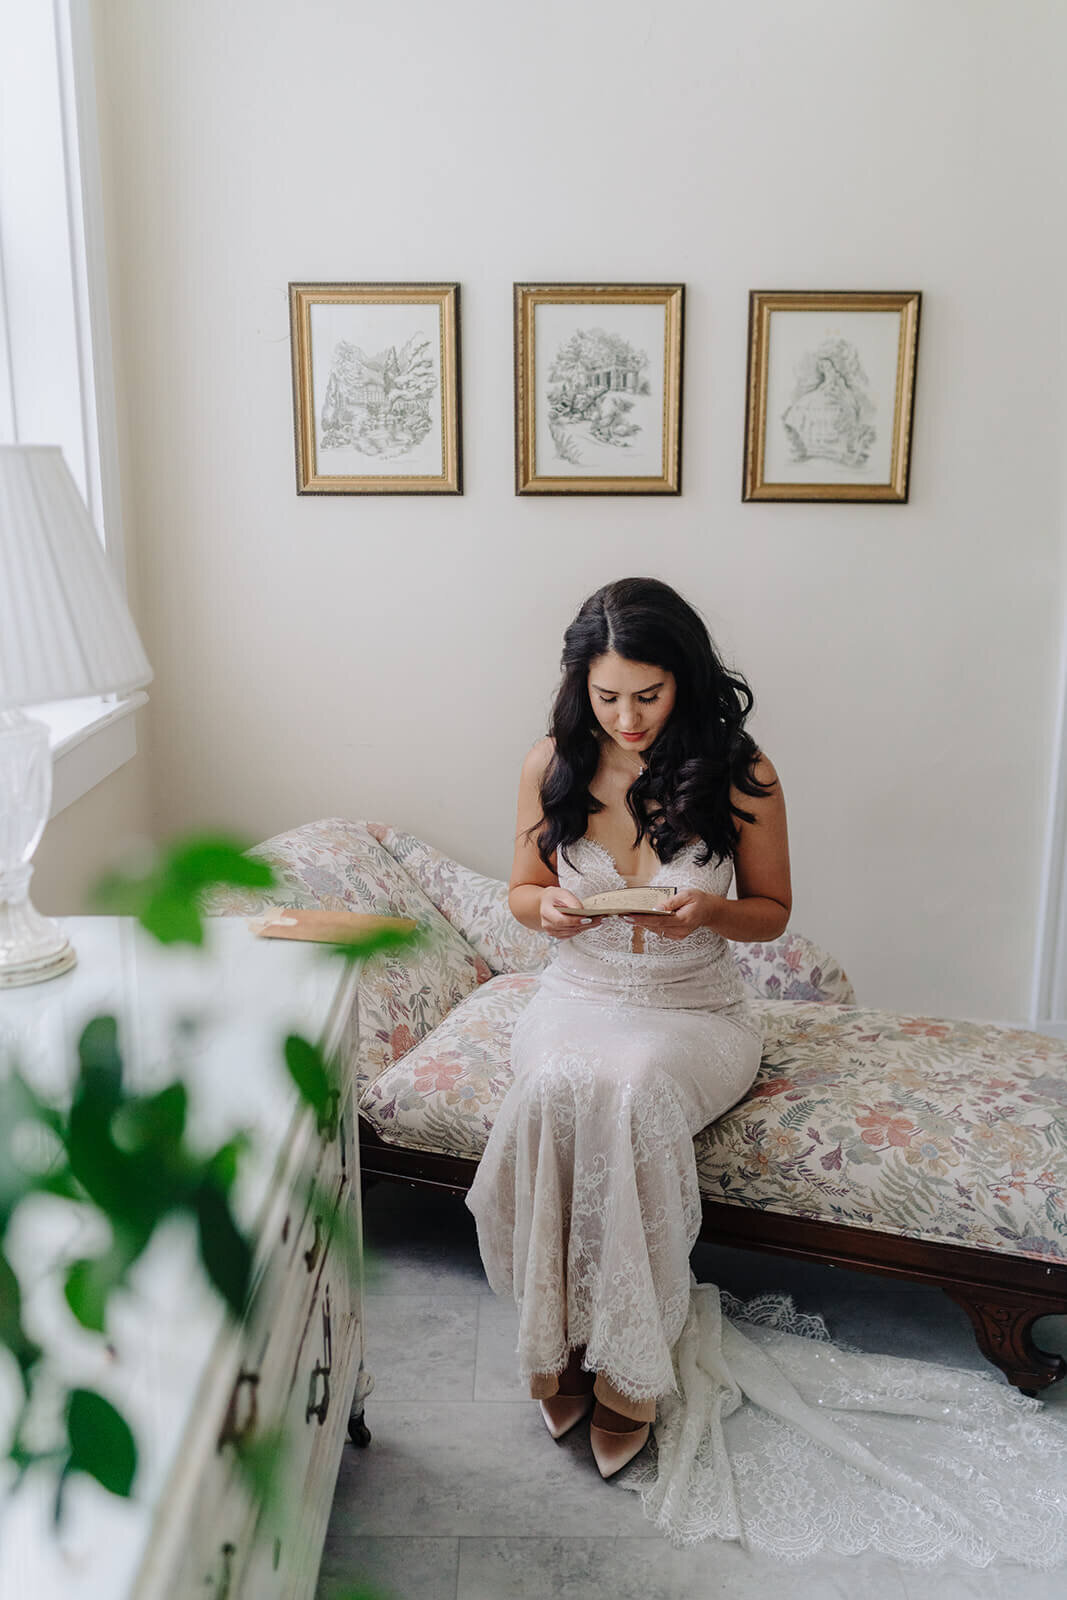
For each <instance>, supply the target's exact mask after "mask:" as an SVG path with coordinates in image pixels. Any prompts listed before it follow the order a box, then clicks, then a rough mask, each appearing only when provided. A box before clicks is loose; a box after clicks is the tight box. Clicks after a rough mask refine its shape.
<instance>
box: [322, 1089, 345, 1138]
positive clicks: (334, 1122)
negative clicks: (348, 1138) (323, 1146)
mask: <svg viewBox="0 0 1067 1600" xmlns="http://www.w3.org/2000/svg"><path fill="white" fill-rule="evenodd" d="M340 1113H341V1091H340V1090H339V1089H331V1090H330V1092H329V1094H328V1095H327V1096H326V1104H325V1106H324V1107H323V1109H322V1111H321V1112H320V1113H319V1133H320V1134H321V1135H322V1137H323V1138H324V1139H334V1138H336V1137H337V1128H338V1124H339V1122H340Z"/></svg>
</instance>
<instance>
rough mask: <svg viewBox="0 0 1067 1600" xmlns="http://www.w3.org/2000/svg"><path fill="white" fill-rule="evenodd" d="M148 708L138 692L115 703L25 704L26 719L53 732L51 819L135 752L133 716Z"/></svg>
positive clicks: (110, 700) (111, 699)
mask: <svg viewBox="0 0 1067 1600" xmlns="http://www.w3.org/2000/svg"><path fill="white" fill-rule="evenodd" d="M147 704H148V696H147V695H146V694H145V693H144V692H143V691H142V690H138V691H137V692H136V693H135V694H129V695H125V696H124V697H123V698H122V699H121V700H116V699H115V698H114V697H113V696H111V695H108V696H106V697H104V698H102V699H96V700H65V701H53V702H52V703H50V704H48V705H40V706H26V707H25V708H24V709H25V711H26V713H27V715H28V716H32V717H35V718H37V720H38V721H40V722H44V723H47V725H48V727H49V728H50V729H51V733H52V740H51V743H52V810H51V812H50V813H49V815H50V816H52V817H54V816H57V815H58V814H59V812H60V811H65V810H66V808H67V807H68V806H69V805H73V804H74V802H75V800H80V799H81V797H82V795H84V794H88V792H89V790H90V789H95V787H96V785H97V784H98V783H103V781H104V779H105V778H109V777H110V776H111V774H112V773H113V772H117V771H118V769H119V767H121V766H124V765H125V764H126V762H127V761H130V760H132V759H133V757H134V756H135V755H136V754H137V730H136V725H135V721H134V715H133V713H134V712H135V711H136V710H138V708H139V707H140V706H143V705H147Z"/></svg>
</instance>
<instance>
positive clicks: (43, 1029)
mask: <svg viewBox="0 0 1067 1600" xmlns="http://www.w3.org/2000/svg"><path fill="white" fill-rule="evenodd" d="M64 926H65V927H66V928H67V930H68V932H69V934H70V937H71V940H72V942H73V944H74V946H75V949H76V950H77V952H78V965H77V966H76V967H75V968H74V969H73V971H71V972H69V973H67V974H65V975H64V976H63V977H61V978H57V979H54V980H52V981H51V982H49V983H45V984H40V985H37V986H35V987H32V988H24V989H15V990H5V991H3V992H0V1070H6V1065H5V1063H6V1061H10V1060H11V1059H13V1058H14V1059H17V1061H18V1062H19V1064H20V1066H21V1068H22V1070H23V1071H24V1072H25V1073H26V1075H27V1076H28V1077H30V1078H31V1080H32V1081H33V1082H34V1083H35V1085H37V1086H38V1087H39V1088H40V1089H41V1090H42V1091H44V1092H46V1093H48V1094H49V1095H51V1096H62V1095H63V1094H64V1093H65V1092H67V1091H68V1090H69V1087H70V1085H71V1083H72V1081H73V1077H74V1073H75V1070H76V1059H77V1058H76V1044H77V1039H78V1035H79V1034H80V1031H81V1028H82V1026H83V1024H84V1022H85V1021H86V1020H87V1019H88V1018H89V1017H90V1016H92V1015H95V1014H99V1013H100V1012H105V1011H110V1012H113V1013H115V1014H116V1015H118V1017H119V1019H120V1029H121V1034H120V1037H121V1044H122V1049H123V1054H124V1059H125V1062H126V1082H127V1084H128V1085H129V1086H131V1087H136V1088H139V1089H152V1088H158V1087H160V1086H161V1085H162V1084H163V1083H166V1082H168V1081H170V1079H172V1078H173V1077H175V1076H179V1075H180V1076H181V1077H182V1078H183V1079H184V1080H185V1081H186V1082H187V1083H188V1085H189V1087H190V1091H191V1094H190V1101H191V1104H190V1120H189V1126H188V1134H189V1137H190V1139H191V1140H192V1141H193V1142H195V1144H196V1145H197V1147H198V1148H199V1149H201V1150H204V1151H207V1150H210V1149H212V1148H214V1147H215V1146H216V1145H218V1144H219V1143H221V1142H222V1141H223V1140H224V1139H226V1138H227V1137H228V1136H229V1135H231V1134H233V1133H234V1132H236V1131H237V1130H238V1129H246V1130H248V1131H249V1133H250V1134H251V1136H252V1144H251V1148H250V1150H249V1152H248V1154H247V1156H246V1157H245V1159H244V1161H243V1163H242V1167H241V1173H240V1177H239V1179H238V1183H237V1186H236V1189H235V1192H234V1203H235V1209H236V1212H237V1215H238V1219H239V1221H240V1222H241V1224H242V1226H243V1227H244V1228H245V1229H246V1230H248V1231H249V1232H251V1233H252V1234H253V1235H254V1238H255V1268H254V1282H255V1289H254V1294H253V1298H252V1302H251V1308H250V1312H249V1315H248V1316H247V1318H246V1320H245V1322H244V1323H243V1324H242V1325H241V1326H240V1327H235V1326H234V1325H233V1323H232V1321H231V1320H230V1319H228V1318H227V1316H226V1313H225V1312H224V1310H223V1307H222V1304H221V1302H220V1300H219V1299H218V1297H217V1296H216V1295H215V1294H214V1293H213V1292H212V1291H211V1290H210V1289H209V1288H208V1286H207V1283H206V1279H205V1278H204V1274H203V1272H202V1269H201V1268H200V1266H199V1262H198V1260H197V1256H196V1242H195V1237H194V1234H193V1231H192V1227H191V1225H186V1224H185V1223H184V1222H179V1221H174V1222H171V1223H167V1224H165V1225H164V1226H163V1228H162V1229H161V1230H160V1231H159V1232H157V1235H156V1236H155V1237H154V1239H153V1241H152V1244H151V1245H150V1247H149V1249H148V1251H147V1252H146V1254H145V1255H144V1256H143V1257H142V1259H141V1261H140V1262H139V1263H138V1265H137V1268H136V1269H135V1273H134V1276H133V1279H132V1283H131V1291H130V1292H129V1293H124V1294H122V1295H121V1296H119V1297H117V1298H116V1300H115V1301H114V1302H113V1305H112V1310H113V1312H114V1313H115V1315H114V1316H113V1318H112V1321H111V1325H110V1326H109V1345H105V1342H104V1341H103V1340H101V1339H100V1338H99V1337H95V1336H92V1335H90V1334H88V1333H86V1332H84V1331H83V1330H82V1329H80V1328H79V1327H78V1326H77V1324H75V1323H74V1322H73V1319H72V1317H71V1315H70V1313H69V1311H68V1310H67V1307H66V1305H65V1302H64V1301H63V1298H62V1292H61V1275H60V1274H59V1273H58V1272H57V1271H56V1270H55V1264H56V1262H57V1261H59V1260H61V1261H64V1262H66V1261H69V1260H71V1259H73V1258H74V1257H76V1256H82V1255H89V1254H93V1253H95V1252H96V1251H97V1250H98V1249H102V1248H103V1247H104V1245H105V1244H106V1238H103V1237H100V1235H99V1234H97V1233H94V1232H93V1226H95V1225H96V1222H94V1219H91V1218H87V1217H84V1216H78V1215H75V1214H73V1212H72V1208H71V1207H70V1206H68V1205H65V1204H62V1203H60V1202H58V1201H54V1200H51V1199H49V1198H47V1197H40V1198H35V1199H34V1200H33V1201H32V1202H25V1203H24V1204H23V1206H22V1207H21V1209H20V1210H19V1212H17V1213H16V1217H15V1221H14V1223H13V1225H12V1227H11V1229H10V1230H9V1233H8V1249H9V1253H10V1256H11V1259H12V1261H13V1263H14V1265H15V1267H16V1271H17V1272H18V1274H19V1276H20V1278H21V1279H22V1281H23V1283H24V1284H26V1285H29V1286H30V1287H29V1292H28V1295H27V1303H26V1306H25V1322H26V1324H27V1328H28V1331H29V1332H30V1334H31V1336H36V1337H38V1338H39V1339H40V1341H41V1342H42V1343H43V1344H45V1346H46V1347H47V1348H48V1349H50V1350H55V1351H56V1352H57V1366H58V1368H59V1371H60V1373H61V1376H62V1378H63V1380H64V1382H66V1383H68V1384H79V1385H86V1386H88V1387H92V1388H96V1389H98V1390H99V1391H100V1392H101V1393H103V1394H105V1395H107V1397H108V1398H109V1399H111V1400H112V1401H113V1402H114V1403H115V1404H116V1405H117V1406H118V1407H119V1409H120V1410H121V1411H122V1413H123V1415H124V1416H125V1417H126V1418H127V1420H128V1421H129V1422H130V1423H131V1426H132V1427H133V1431H134V1435H135V1438H136V1440H137V1444H138V1449H139V1454H140V1462H139V1470H138V1474H137V1478H136V1480H135V1483H134V1495H133V1498H132V1499H131V1500H128V1501H125V1500H121V1499H117V1498H116V1497H114V1496H112V1495H110V1494H108V1493H107V1492H106V1491H105V1490H103V1489H102V1488H100V1487H99V1486H98V1485H97V1484H96V1483H95V1482H94V1481H93V1480H91V1479H89V1478H86V1477H84V1476H80V1475H79V1476H76V1477H74V1478H72V1479H71V1480H70V1482H69V1485H68V1488H67V1491H66V1495H65V1510H64V1517H63V1521H62V1524H61V1526H60V1528H59V1529H58V1530H56V1529H55V1528H54V1527H53V1525H52V1506H53V1492H54V1474H46V1473H45V1472H44V1471H43V1470H38V1472H37V1474H36V1476H31V1478H30V1479H29V1480H28V1481H27V1482H26V1483H25V1484H23V1485H22V1486H21V1487H20V1489H19V1490H18V1492H17V1493H16V1494H15V1495H14V1496H12V1497H10V1498H8V1499H6V1500H5V1498H4V1496H3V1489H4V1488H5V1487H6V1485H5V1484H4V1483H3V1482H2V1481H0V1596H3V1597H4V1600H61V1597H62V1600H192V1597H193V1596H195V1597H197V1600H237V1597H239V1596H245V1597H248V1600H281V1597H286V1600H297V1597H301V1600H302V1597H310V1596H312V1595H313V1594H314V1589H315V1582H316V1577H317V1573H318V1567H319V1560H320V1556H321V1551H322V1543H323V1539H324V1536H325V1530H326V1523H327V1520H328V1517H329V1513H330V1503H331V1500H332V1497H333V1490H334V1484H335V1480H336V1476H337V1470H338V1466H339V1462H340V1456H341V1451H342V1448H343V1447H344V1442H345V1435H346V1427H347V1426H348V1425H349V1423H350V1417H351V1425H352V1431H353V1436H354V1437H356V1438H357V1439H358V1442H361V1443H365V1442H366V1439H367V1437H369V1435H367V1434H366V1431H365V1428H364V1426H363V1423H362V1400H363V1397H364V1395H365V1394H366V1393H367V1392H368V1391H369V1388H370V1379H369V1378H368V1377H367V1375H366V1373H365V1371H364V1369H363V1362H362V1356H363V1325H362V1247H361V1239H360V1209H359V1190H360V1185H359V1170H358V1160H359V1150H358V1140H357V1139H356V1138H355V1116H354V1113H353V1107H352V1104H351V1086H350V1085H348V1087H347V1088H346V1089H345V1090H343V1091H342V1093H341V1095H340V1097H339V1098H340V1103H339V1104H338V1105H337V1107H336V1115H331V1116H330V1117H329V1119H328V1120H327V1121H326V1122H325V1125H323V1126H321V1127H320V1126H317V1125H316V1119H315V1118H314V1116H313V1115H312V1113H311V1112H310V1111H308V1110H307V1109H306V1108H304V1107H303V1106H302V1104H301V1102H300V1101H299V1098H298V1096H297V1094H296V1092H295V1089H294V1088H293V1085H292V1083H291V1080H290V1079H289V1076H288V1073H287V1071H286V1069H285V1065H284V1059H283V1054H282V1046H283V1041H284V1038H285V1036H286V1034H287V1033H290V1032H299V1033H302V1034H304V1035H305V1036H306V1037H309V1038H313V1039H317V1040H318V1041H319V1042H321V1043H322V1044H323V1045H324V1046H325V1047H326V1048H327V1049H328V1050H331V1051H333V1050H336V1051H338V1052H339V1055H340V1058H341V1059H342V1060H344V1061H347V1060H349V1059H351V1056H352V1047H353V1045H354V1042H355V1040H354V1029H355V1027H356V1025H357V1024H356V1020H355V1012H356V1007H355V995H356V982H357V975H356V973H355V971H354V970H353V969H351V968H346V967H345V965H344V964H343V963H342V962H341V961H340V960H338V959H337V958H336V957H333V956H329V955H327V954H326V953H325V952H324V951H323V950H322V949H321V948H319V947H316V946H313V945H309V944H301V943H295V942H287V941H282V940H262V939H256V938H255V937H254V936H253V935H252V934H251V933H250V931H249V929H248V927H247V926H246V924H245V922H244V921H243V919H239V918H212V919H210V923H209V932H208V940H209V943H208V946H207V948H206V949H205V950H204V951H202V952H201V951H192V950H190V949H189V948H188V947H171V948H169V949H162V948H161V947H160V946H158V945H157V944H155V943H154V942H153V941H152V940H150V939H149V938H148V937H147V936H146V935H144V934H143V933H142V932H141V931H140V929H139V928H138V927H137V926H136V924H135V923H133V922H132V921H130V920H128V919H123V918H105V917H86V918H69V919H67V920H66V921H65V923H64ZM309 1180H313V1183H309ZM334 1207H336V1208H339V1215H340V1217H341V1218H343V1219H344V1220H345V1221H346V1223H347V1232H348V1242H347V1244H346V1243H345V1242H343V1240H342V1237H341V1233H342V1230H337V1229H335V1228H332V1227H331V1226H330V1222H331V1216H330V1213H331V1209H332V1208H334ZM97 1221H98V1219H97ZM13 1382H14V1374H13V1369H12V1371H11V1372H8V1371H7V1369H6V1368H2V1367H0V1408H2V1415H0V1431H2V1432H3V1435H4V1436H5V1437H6V1425H7V1423H8V1421H9V1418H10V1415H11V1414H12V1406H13V1394H12V1390H11V1384H12V1383H13ZM278 1429H283V1430H284V1441H285V1442H284V1446H283V1455H282V1462H283V1477H282V1480H281V1483H280V1492H279V1493H278V1494H277V1496H276V1497H274V1498H273V1499H272V1501H271V1503H270V1504H269V1505H267V1506H263V1505H261V1504H258V1503H257V1502H256V1501H255V1500H254V1499H253V1496H252V1494H251V1491H250V1489H249V1480H248V1477H247V1474H245V1473H243V1472H241V1471H240V1470H239V1469H238V1450H239V1449H241V1448H242V1447H243V1446H249V1445H254V1444H256V1443H257V1442H261V1441H263V1440H264V1439H268V1438H269V1437H270V1436H271V1434H273V1433H274V1432H275V1430H278Z"/></svg>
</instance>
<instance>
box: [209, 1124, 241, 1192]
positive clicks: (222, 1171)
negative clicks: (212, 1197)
mask: <svg viewBox="0 0 1067 1600" xmlns="http://www.w3.org/2000/svg"><path fill="white" fill-rule="evenodd" d="M251 1143H252V1141H251V1139H250V1137H249V1135H248V1134H247V1133H238V1134H236V1135H235V1137H234V1138H232V1139H228V1140H227V1141H226V1143H225V1144H220V1145H219V1148H218V1149H217V1150H216V1151H215V1154H214V1155H213V1156H210V1157H209V1158H208V1161H207V1165H206V1166H205V1168H204V1175H205V1177H208V1178H211V1179H213V1181H214V1182H215V1184H216V1185H217V1186H218V1187H219V1188H220V1189H221V1190H222V1192H223V1193H224V1194H229V1192H230V1190H231V1189H232V1188H233V1184H234V1180H235V1179H236V1177H237V1168H238V1166H239V1165H240V1161H241V1157H242V1156H243V1155H244V1153H245V1151H246V1150H247V1149H248V1148H249V1146H250V1145H251Z"/></svg>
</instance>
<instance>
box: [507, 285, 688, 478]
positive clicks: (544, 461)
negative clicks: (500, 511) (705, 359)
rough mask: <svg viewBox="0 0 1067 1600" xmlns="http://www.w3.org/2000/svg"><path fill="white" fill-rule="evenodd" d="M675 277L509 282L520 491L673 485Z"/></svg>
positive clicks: (678, 451)
mask: <svg viewBox="0 0 1067 1600" xmlns="http://www.w3.org/2000/svg"><path fill="white" fill-rule="evenodd" d="M684 301H685V286H684V285H683V284H680V283H675V284H663V283H616V284H592V283H555V284H550V283H517V284H516V285H515V492H516V494H680V493H681V487H682V314H683V308H684Z"/></svg>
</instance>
